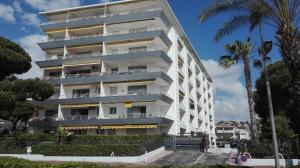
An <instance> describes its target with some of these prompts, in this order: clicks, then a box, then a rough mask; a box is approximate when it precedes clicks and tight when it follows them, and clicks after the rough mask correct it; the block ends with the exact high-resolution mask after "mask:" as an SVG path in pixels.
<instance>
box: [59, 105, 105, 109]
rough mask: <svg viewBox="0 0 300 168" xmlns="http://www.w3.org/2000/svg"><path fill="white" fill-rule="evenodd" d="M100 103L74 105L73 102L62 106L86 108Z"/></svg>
mask: <svg viewBox="0 0 300 168" xmlns="http://www.w3.org/2000/svg"><path fill="white" fill-rule="evenodd" d="M98 106H99V104H79V105H72V104H69V105H67V104H65V105H61V106H60V107H61V108H65V109H66V108H84V107H98Z"/></svg>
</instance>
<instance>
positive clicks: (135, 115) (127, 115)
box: [106, 112, 166, 119]
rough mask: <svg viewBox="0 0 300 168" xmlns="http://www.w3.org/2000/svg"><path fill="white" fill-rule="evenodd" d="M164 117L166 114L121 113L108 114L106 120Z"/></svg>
mask: <svg viewBox="0 0 300 168" xmlns="http://www.w3.org/2000/svg"><path fill="white" fill-rule="evenodd" d="M162 117H166V114H161V113H158V114H157V113H151V112H150V113H139V112H136V113H126V112H124V113H121V114H119V115H115V114H109V115H108V116H107V117H106V119H118V118H119V119H127V118H162Z"/></svg>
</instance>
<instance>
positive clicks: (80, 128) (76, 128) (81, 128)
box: [62, 126, 98, 130]
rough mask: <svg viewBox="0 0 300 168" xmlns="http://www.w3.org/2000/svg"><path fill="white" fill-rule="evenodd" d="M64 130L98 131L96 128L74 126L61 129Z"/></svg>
mask: <svg viewBox="0 0 300 168" xmlns="http://www.w3.org/2000/svg"><path fill="white" fill-rule="evenodd" d="M62 128H63V129H65V130H84V129H98V126H78V127H77V126H74V127H62Z"/></svg>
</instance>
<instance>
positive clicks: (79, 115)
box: [70, 109, 89, 120]
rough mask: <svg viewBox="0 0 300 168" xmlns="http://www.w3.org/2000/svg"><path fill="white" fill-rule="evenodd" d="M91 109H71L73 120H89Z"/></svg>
mask: <svg viewBox="0 0 300 168" xmlns="http://www.w3.org/2000/svg"><path fill="white" fill-rule="evenodd" d="M88 115H89V109H71V118H70V119H71V120H87V119H88Z"/></svg>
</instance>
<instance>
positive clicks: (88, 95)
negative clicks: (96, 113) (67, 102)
mask: <svg viewBox="0 0 300 168" xmlns="http://www.w3.org/2000/svg"><path fill="white" fill-rule="evenodd" d="M89 97H90V93H86V94H73V95H72V98H75V99H76V98H89Z"/></svg>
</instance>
